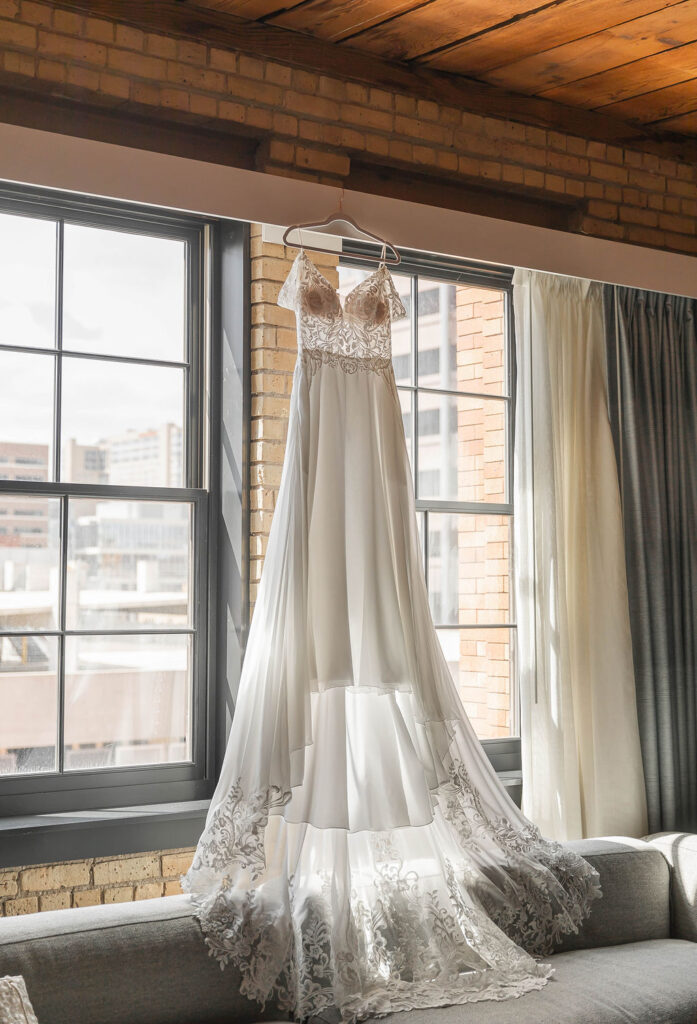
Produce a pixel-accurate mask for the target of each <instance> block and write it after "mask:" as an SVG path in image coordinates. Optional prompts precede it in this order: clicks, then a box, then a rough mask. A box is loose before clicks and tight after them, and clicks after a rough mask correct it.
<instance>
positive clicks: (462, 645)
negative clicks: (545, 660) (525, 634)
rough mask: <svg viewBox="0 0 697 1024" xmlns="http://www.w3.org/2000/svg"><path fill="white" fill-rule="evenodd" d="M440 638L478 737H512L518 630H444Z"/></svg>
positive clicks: (439, 634) (441, 631) (439, 632)
mask: <svg viewBox="0 0 697 1024" xmlns="http://www.w3.org/2000/svg"><path fill="white" fill-rule="evenodd" d="M438 638H439V640H440V643H441V647H442V648H443V653H444V654H445V658H446V661H447V662H448V665H449V666H450V671H451V673H452V676H453V679H454V680H455V684H456V686H457V688H458V692H459V694H460V698H461V700H462V703H463V704H464V707H465V711H466V712H467V715H468V717H469V720H470V722H471V723H472V726H473V728H474V730H475V732H476V733H477V736H478V737H479V738H480V739H482V740H486V739H494V738H495V737H497V736H510V735H511V733H512V726H513V721H512V709H513V700H514V698H513V697H512V693H511V690H512V683H511V681H512V680H513V679H515V664H514V663H515V630H514V629H441V630H439V631H438Z"/></svg>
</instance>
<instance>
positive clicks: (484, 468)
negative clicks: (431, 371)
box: [417, 392, 508, 503]
mask: <svg viewBox="0 0 697 1024" xmlns="http://www.w3.org/2000/svg"><path fill="white" fill-rule="evenodd" d="M418 402H419V422H418V436H419V480H418V489H417V493H418V496H419V497H420V498H432V499H436V500H441V501H485V502H493V503H502V502H505V501H506V500H507V498H506V416H507V413H508V403H507V402H504V401H501V400H497V399H486V398H457V397H454V396H453V395H434V394H430V393H428V392H426V393H424V392H419V398H418Z"/></svg>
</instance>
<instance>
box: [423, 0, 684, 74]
mask: <svg viewBox="0 0 697 1024" xmlns="http://www.w3.org/2000/svg"><path fill="white" fill-rule="evenodd" d="M682 3H683V0H611V2H609V3H608V0H560V2H557V3H546V4H544V5H541V6H540V8H538V9H534V8H533V9H532V10H531V11H529V13H528V14H526V15H524V16H522V17H520V18H513V19H511V21H509V22H507V23H505V24H503V25H498V26H496V27H495V28H493V29H491V30H490V31H488V32H476V33H468V35H467V36H466V37H464V38H463V39H461V40H460V41H459V42H457V43H453V45H452V46H448V47H446V48H445V49H442V50H439V51H438V52H437V53H433V54H428V53H427V54H424V56H423V58H422V59H423V61H424V63H426V64H429V65H432V66H433V67H437V68H439V69H440V70H441V71H451V72H453V73H455V74H458V73H460V74H464V73H465V70H466V72H467V74H470V75H478V74H480V73H481V72H483V71H490V70H491V69H492V68H499V67H503V66H505V65H506V64H512V63H513V62H514V61H518V60H522V59H523V58H525V57H529V56H530V54H534V53H541V52H542V51H543V50H550V49H552V47H554V46H561V45H563V44H564V43H570V42H572V41H573V40H574V39H581V38H582V37H583V36H587V35H589V34H591V33H593V32H601V31H603V30H604V29H608V28H612V27H613V26H616V25H620V24H622V23H624V22H626V21H631V20H632V19H635V18H641V17H643V16H644V15H645V14H653V13H654V12H656V11H661V10H664V11H665V10H666V9H667V8H670V7H674V6H677V5H678V4H682Z"/></svg>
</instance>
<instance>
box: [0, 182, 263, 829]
mask: <svg viewBox="0 0 697 1024" xmlns="http://www.w3.org/2000/svg"><path fill="white" fill-rule="evenodd" d="M0 211H1V212H5V213H11V214H17V215H24V216H29V217H38V218H43V219H50V220H54V221H57V222H58V228H57V245H58V249H57V255H58V258H57V268H56V289H57V290H56V303H57V310H58V314H59V315H58V316H57V318H56V321H57V324H56V348H55V349H52V350H49V351H51V352H53V353H54V355H55V373H56V385H57V387H56V399H55V419H56V423H55V424H54V441H55V451H54V458H55V459H56V460H57V459H58V458H59V451H60V387H59V386H58V385H59V384H60V373H61V361H62V353H63V352H64V351H65V350H63V349H62V345H61V341H62V338H61V316H60V308H61V307H60V303H61V291H60V285H61V281H62V266H61V255H62V248H61V241H62V235H63V225H64V223H65V222H66V221H68V222H70V223H79V224H82V225H88V226H94V227H111V228H115V229H120V230H124V231H129V230H131V231H134V232H138V233H151V234H154V235H158V236H161V237H170V238H177V239H181V240H182V241H184V242H185V243H186V245H187V250H186V251H187V269H186V298H187V309H188V311H189V315H188V322H187V351H186V360H185V361H183V362H182V364H180V365H181V366H182V368H183V369H184V373H185V377H186V381H187V383H186V385H185V395H186V410H185V426H186V429H185V445H186V447H185V483H186V484H187V486H185V487H180V488H162V487H142V488H141V487H130V486H116V485H95V486H92V485H86V484H69V483H61V482H58V481H57V480H56V482H50V483H35V482H26V483H25V482H17V481H2V482H0V490H1V491H2V492H3V493H14V494H24V495H27V494H32V495H41V496H56V497H59V498H60V500H61V503H62V529H61V544H62V550H61V559H62V569H63V580H64V579H65V573H64V569H65V559H66V553H67V530H66V529H65V528H64V524H65V515H66V512H67V502H68V500H69V498H70V497H79V496H90V497H92V496H94V497H110V498H121V499H127V498H132V499H133V498H135V499H151V500H158V501H187V502H190V503H191V504H192V507H193V524H192V525H193V537H192V540H193V545H192V547H193V568H192V609H193V620H192V624H191V630H189V629H185V630H175V631H174V632H187V633H189V632H191V633H192V635H193V637H194V639H193V644H194V656H193V693H192V737H191V739H192V760H191V762H185V763H179V764H173V765H145V766H133V767H108V768H103V769H98V770H83V771H76V772H70V773H60V772H42V773H37V774H33V775H24V776H19V775H15V776H8V777H3V778H0V819H1V818H10V817H11V816H16V815H22V816H27V815H41V814H46V813H47V812H51V813H54V812H70V811H74V812H77V811H86V810H94V809H97V808H113V807H123V806H124V805H148V804H156V803H157V804H160V803H162V802H164V801H167V802H168V804H169V805H173V804H176V803H180V802H182V801H200V800H205V799H206V798H207V797H209V796H210V794H211V791H212V785H213V780H214V772H215V763H216V750H215V744H214V722H213V713H214V708H215V695H214V693H213V690H214V684H215V680H216V628H215V626H216V623H215V616H214V615H213V614H209V609H210V611H211V612H212V610H213V607H214V604H213V602H214V601H215V596H216V572H215V565H216V559H215V538H216V537H217V532H218V513H217V508H218V503H219V463H220V452H219V439H220V430H219V424H218V422H217V419H218V417H219V414H220V396H219V379H220V377H219V374H218V373H216V372H211V368H212V367H217V366H218V363H219V337H218V332H219V320H220V316H219V311H218V310H217V308H216V302H217V301H218V295H217V293H216V290H215V288H214V284H215V283H216V282H217V283H218V284H219V283H220V278H219V273H218V267H217V265H218V248H219V246H218V236H219V232H220V225H219V224H217V223H216V222H213V221H210V220H207V219H205V218H202V217H196V216H193V215H186V214H180V213H176V212H169V211H166V210H160V209H153V208H151V207H141V206H136V205H133V204H126V203H116V202H111V201H107V200H101V199H94V198H91V197H83V196H75V195H72V194H67V193H57V192H51V191H48V190H43V189H33V188H25V187H20V186H15V185H10V184H2V185H0ZM3 348H11V349H13V350H15V351H16V350H18V349H20V347H19V346H3ZM21 351H22V352H31V351H35V352H36V351H41V352H42V353H43V352H44V351H45V350H43V349H40V350H38V349H32V348H29V347H27V346H21ZM79 355H81V356H84V355H85V353H79ZM91 358H96V359H100V358H102V357H101V356H98V355H95V356H91ZM108 358H109V359H111V357H108ZM116 358H117V360H118V361H122V362H128V363H132V364H139V363H140V364H146V363H147V364H149V365H172V364H170V363H163V362H162V361H159V360H148V359H138V358H130V357H116ZM239 412H240V415H243V414H245V415H246V411H245V412H244V413H243V410H242V409H240V410H239ZM56 468H57V461H56ZM54 475H55V476H56V477H57V475H58V474H57V473H55V474H54ZM170 631H171V630H170ZM13 632H16V631H13ZM24 632H26V633H27V634H28V633H31V632H34V633H40V634H41V635H49V634H54V635H59V634H63V635H67V634H68V632H69V631H66V630H48V631H47V630H34V631H31V630H27V631H24ZM71 632H75V631H71ZM77 632H84V631H77ZM87 632H90V631H87ZM91 632H98V631H91ZM115 632H124V633H125V632H132V631H130V630H123V631H115ZM152 632H161V631H160V630H152ZM59 668H60V676H61V682H60V684H59V685H60V686H61V687H62V685H63V682H62V674H63V672H62V669H63V666H62V665H59ZM61 693H62V691H61Z"/></svg>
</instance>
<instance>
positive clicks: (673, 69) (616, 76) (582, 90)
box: [544, 42, 697, 108]
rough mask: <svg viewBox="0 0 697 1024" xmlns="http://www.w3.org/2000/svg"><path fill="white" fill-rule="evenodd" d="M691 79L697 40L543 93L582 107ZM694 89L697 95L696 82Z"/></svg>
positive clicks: (694, 72)
mask: <svg viewBox="0 0 697 1024" xmlns="http://www.w3.org/2000/svg"><path fill="white" fill-rule="evenodd" d="M691 79H697V42H696V43H687V44H686V45H685V46H677V47H675V48H674V49H672V50H664V51H663V52H662V53H654V54H652V55H651V56H650V57H644V58H643V59H637V60H634V61H632V63H631V64H629V63H628V64H623V65H622V66H621V67H616V68H611V69H610V70H609V71H601V72H600V73H599V74H597V75H591V76H590V77H589V78H581V79H579V80H578V81H577V82H570V83H569V84H568V85H561V86H555V87H554V88H552V89H549V90H547V91H546V92H545V93H544V95H545V96H547V97H549V99H554V100H560V101H562V102H565V103H573V104H574V105H575V106H579V107H591V108H592V107H602V106H605V105H607V104H610V103H619V101H620V100H627V99H631V98H632V97H633V96H641V95H642V94H643V93H646V92H653V91H655V90H656V89H663V88H664V87H665V86H668V85H677V84H678V83H680V82H689V81H690V80H691ZM695 93H696V95H697V83H696V85H695Z"/></svg>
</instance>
